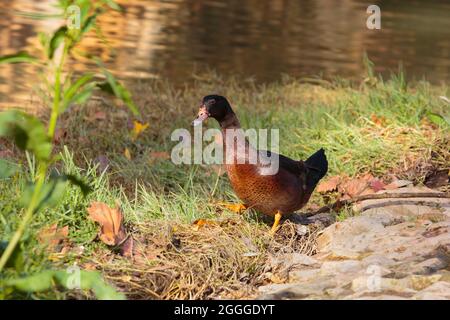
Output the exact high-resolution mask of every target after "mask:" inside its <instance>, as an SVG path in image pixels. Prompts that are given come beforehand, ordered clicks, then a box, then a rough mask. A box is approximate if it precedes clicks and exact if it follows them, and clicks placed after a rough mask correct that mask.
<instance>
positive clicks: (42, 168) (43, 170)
mask: <svg viewBox="0 0 450 320" xmlns="http://www.w3.org/2000/svg"><path fill="white" fill-rule="evenodd" d="M68 41H69V40H68V39H66V41H65V42H64V48H63V53H62V56H61V60H60V61H59V63H58V66H57V68H56V73H55V89H54V95H53V105H52V113H51V116H50V122H49V125H48V136H49V138H50V140H52V141H53V136H54V135H55V129H56V122H57V120H58V116H59V105H60V99H61V71H62V68H63V66H64V61H65V59H66V56H67V53H68V50H69V43H68ZM48 164H49V163H48V162H45V161H42V162H39V164H38V165H39V173H38V177H37V179H36V184H35V188H34V191H33V195H32V196H31V200H30V203H29V204H28V207H27V209H26V211H25V214H24V216H23V217H22V220H21V221H20V224H19V227H18V228H17V230H16V232H15V233H14V235H13V236H12V238H11V240H10V241H9V243H8V246H7V247H6V249H5V251H4V252H3V254H2V256H1V258H0V271H2V270H3V268H4V267H5V265H6V263H7V262H8V260H9V258H10V257H11V255H12V254H13V252H14V249H15V248H16V246H17V244H18V243H19V241H20V238H21V237H22V235H23V233H24V231H25V229H26V227H27V226H28V223H29V222H30V221H31V218H32V217H33V213H34V211H35V210H36V208H37V206H38V204H39V203H38V202H39V196H40V194H41V191H42V186H43V185H44V182H45V176H46V174H47V169H48Z"/></svg>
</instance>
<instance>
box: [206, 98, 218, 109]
mask: <svg viewBox="0 0 450 320" xmlns="http://www.w3.org/2000/svg"><path fill="white" fill-rule="evenodd" d="M215 103H216V100H215V99H210V100H208V102H207V103H206V105H207V106H208V107H209V106H212V105H213V104H215Z"/></svg>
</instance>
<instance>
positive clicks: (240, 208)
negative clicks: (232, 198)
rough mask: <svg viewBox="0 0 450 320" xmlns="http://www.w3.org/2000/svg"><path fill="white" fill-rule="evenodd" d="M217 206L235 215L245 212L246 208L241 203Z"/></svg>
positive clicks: (222, 203) (223, 203)
mask: <svg viewBox="0 0 450 320" xmlns="http://www.w3.org/2000/svg"><path fill="white" fill-rule="evenodd" d="M218 205H219V206H222V207H225V208H227V209H228V210H231V211H233V212H235V213H238V214H241V213H242V212H243V211H245V210H247V206H246V205H245V204H242V203H225V202H219V203H218Z"/></svg>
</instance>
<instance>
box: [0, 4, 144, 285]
mask: <svg viewBox="0 0 450 320" xmlns="http://www.w3.org/2000/svg"><path fill="white" fill-rule="evenodd" d="M58 7H59V8H60V9H61V14H60V15H56V16H55V15H52V16H51V17H44V18H55V17H58V18H64V19H66V20H64V21H65V23H64V25H62V26H61V27H59V28H58V29H57V30H56V31H54V32H53V34H50V35H48V34H44V33H41V34H39V40H40V43H41V46H42V48H41V51H42V57H35V56H32V55H31V54H29V53H27V52H19V53H16V54H12V55H7V56H3V57H0V64H1V63H32V64H34V65H36V66H37V68H38V69H39V72H42V73H44V74H46V75H50V78H52V81H51V83H48V84H47V90H48V91H49V92H51V93H52V95H51V99H50V100H49V103H48V106H49V108H50V111H51V113H50V120H49V123H48V125H47V126H45V125H44V123H42V122H41V121H40V120H39V119H38V118H36V117H34V116H32V115H29V114H27V113H24V112H22V111H17V110H10V111H5V112H2V113H0V137H8V138H11V139H12V140H13V141H14V142H15V144H16V145H17V147H18V148H19V149H21V150H23V151H27V152H29V153H31V154H32V155H34V157H35V159H36V161H37V168H38V169H37V173H36V175H35V178H34V181H31V182H30V184H29V185H28V186H26V188H25V190H24V192H23V196H22V199H21V204H22V205H23V207H24V214H23V217H22V219H21V222H20V224H19V226H18V228H17V230H16V232H15V233H14V234H13V236H12V238H11V239H10V240H9V241H8V244H7V246H6V248H5V249H4V251H3V254H2V255H1V258H0V271H2V270H3V268H4V267H5V266H6V265H7V263H8V261H9V260H10V258H11V257H12V256H13V254H14V252H15V248H16V247H17V244H18V243H19V241H20V240H21V237H22V235H23V233H24V231H25V229H26V228H27V226H28V224H29V223H30V221H31V219H32V217H33V215H34V214H36V213H37V212H38V211H39V210H41V209H42V208H43V207H46V206H54V205H56V204H58V203H59V201H60V200H61V198H62V197H63V196H64V192H65V189H66V187H67V184H69V183H72V184H74V185H76V186H79V187H80V188H81V190H82V192H83V193H84V194H86V193H87V192H89V187H88V186H87V185H86V184H85V183H84V182H83V181H82V180H81V179H79V178H77V177H75V176H71V175H50V176H49V175H48V171H49V168H50V167H51V166H52V165H53V164H54V163H55V162H56V161H58V160H59V156H57V155H53V154H52V150H53V144H52V141H53V138H54V135H55V130H56V125H57V121H58V117H59V116H60V115H61V113H62V112H67V111H68V110H69V108H70V106H71V105H72V104H81V103H84V102H86V101H88V100H89V98H90V97H91V96H92V94H93V92H94V91H95V90H103V91H107V92H110V93H112V94H114V95H115V96H116V97H117V98H118V99H120V100H121V101H123V102H124V104H125V105H126V106H127V107H128V108H129V109H130V111H131V112H132V113H133V114H134V115H138V114H139V111H138V109H137V107H136V105H135V104H134V102H133V99H132V97H131V94H130V92H129V91H128V90H127V89H126V88H125V87H124V86H123V85H121V84H120V83H119V82H118V81H117V80H116V79H115V78H114V76H113V75H112V73H111V72H109V71H108V70H107V69H106V68H105V67H104V66H103V65H102V63H101V61H100V60H99V59H98V58H96V57H90V59H92V60H93V61H95V62H96V64H97V66H98V68H97V70H95V71H94V72H87V73H84V74H81V75H78V76H75V75H73V74H71V73H68V74H67V75H65V73H64V68H65V66H66V65H67V63H68V61H69V60H70V59H75V57H74V56H73V53H74V51H75V50H77V45H78V44H79V42H80V41H81V40H82V38H83V37H84V36H85V35H86V33H87V32H88V31H89V30H91V29H92V28H98V26H97V24H96V20H97V17H98V16H99V15H101V14H103V13H106V12H107V11H108V10H111V9H112V10H120V7H119V6H118V5H117V4H116V3H115V2H114V1H112V0H96V1H90V0H59V2H58ZM74 8H75V9H76V10H73V9H74ZM74 14H76V15H77V16H75V17H74V16H73V15H74ZM28 16H29V17H34V18H38V19H42V18H43V17H42V16H40V15H38V16H36V15H33V14H29V15H28ZM68 19H74V20H75V21H78V22H79V23H78V24H75V26H72V23H70V24H69V23H66V22H67V21H69V20H68ZM85 56H86V57H89V55H88V54H85ZM14 172H15V168H14V165H12V164H10V163H8V162H6V161H3V160H2V161H0V179H1V178H6V177H8V176H10V175H12V174H14ZM45 277H46V279H47V278H52V279H54V280H55V279H56V280H58V279H59V278H60V275H59V274H58V273H52V274H51V275H50V274H47V275H46V276H45ZM39 279H40V278H39ZM94 282H95V281H94ZM18 283H20V282H18ZM15 286H17V284H16V285H15ZM24 287H26V286H24ZM28 288H30V287H28Z"/></svg>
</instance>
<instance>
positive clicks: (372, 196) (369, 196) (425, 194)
mask: <svg viewBox="0 0 450 320" xmlns="http://www.w3.org/2000/svg"><path fill="white" fill-rule="evenodd" d="M411 198H438V199H450V194H449V193H444V192H423V193H421V192H405V193H376V194H366V195H362V196H359V197H355V198H351V199H346V200H337V201H336V202H334V203H332V204H331V205H326V206H323V207H322V208H320V209H319V210H317V211H315V212H311V213H308V214H306V216H307V217H312V216H314V215H316V214H319V213H326V212H330V211H335V210H339V209H340V208H342V207H344V206H347V205H349V204H352V203H356V202H360V201H364V200H378V199H411Z"/></svg>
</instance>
